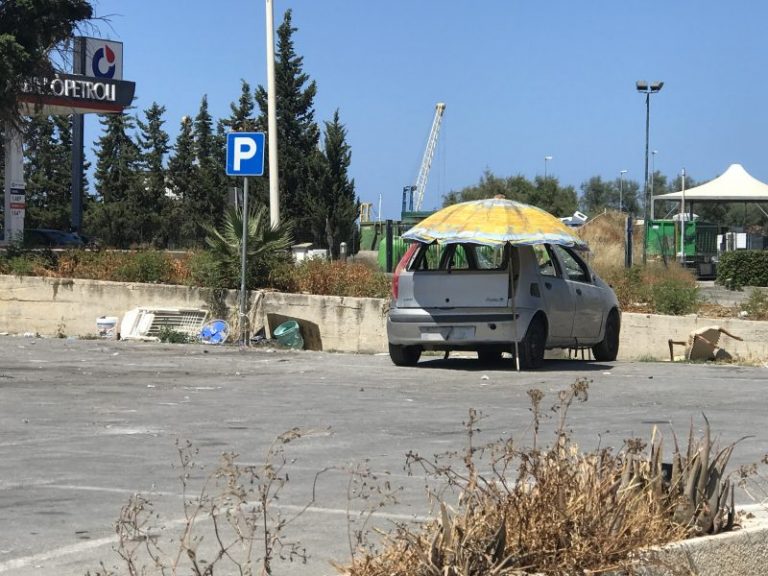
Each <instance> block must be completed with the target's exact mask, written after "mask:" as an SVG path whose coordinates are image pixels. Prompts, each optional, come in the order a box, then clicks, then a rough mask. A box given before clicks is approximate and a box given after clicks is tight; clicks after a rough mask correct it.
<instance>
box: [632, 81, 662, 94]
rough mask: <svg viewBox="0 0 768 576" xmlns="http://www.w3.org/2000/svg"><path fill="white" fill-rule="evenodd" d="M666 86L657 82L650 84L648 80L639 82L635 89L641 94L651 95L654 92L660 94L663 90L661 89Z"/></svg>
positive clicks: (636, 83)
mask: <svg viewBox="0 0 768 576" xmlns="http://www.w3.org/2000/svg"><path fill="white" fill-rule="evenodd" d="M663 86H664V82H661V81H659V80H657V81H656V82H651V83H650V84H648V82H647V81H646V80H638V81H637V82H635V87H636V88H637V91H638V92H641V93H643V94H651V93H653V92H658V91H659V90H661V88H662V87H663Z"/></svg>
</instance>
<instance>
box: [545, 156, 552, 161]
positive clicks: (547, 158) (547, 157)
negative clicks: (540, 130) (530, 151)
mask: <svg viewBox="0 0 768 576" xmlns="http://www.w3.org/2000/svg"><path fill="white" fill-rule="evenodd" d="M544 160H552V156H544Z"/></svg>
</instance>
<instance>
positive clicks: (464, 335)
mask: <svg viewBox="0 0 768 576" xmlns="http://www.w3.org/2000/svg"><path fill="white" fill-rule="evenodd" d="M474 337H475V327H474V326H440V327H431V326H430V327H428V328H422V329H421V339H422V340H427V341H430V342H442V341H445V340H448V339H451V340H469V339H471V338H474Z"/></svg>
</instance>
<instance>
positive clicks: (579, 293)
mask: <svg viewBox="0 0 768 576" xmlns="http://www.w3.org/2000/svg"><path fill="white" fill-rule="evenodd" d="M576 294H578V295H579V296H581V288H576Z"/></svg>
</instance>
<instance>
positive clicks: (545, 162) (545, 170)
mask: <svg viewBox="0 0 768 576" xmlns="http://www.w3.org/2000/svg"><path fill="white" fill-rule="evenodd" d="M550 160H552V156H544V180H545V181H546V179H547V163H548V162H549V161H550Z"/></svg>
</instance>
